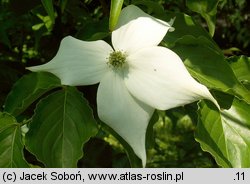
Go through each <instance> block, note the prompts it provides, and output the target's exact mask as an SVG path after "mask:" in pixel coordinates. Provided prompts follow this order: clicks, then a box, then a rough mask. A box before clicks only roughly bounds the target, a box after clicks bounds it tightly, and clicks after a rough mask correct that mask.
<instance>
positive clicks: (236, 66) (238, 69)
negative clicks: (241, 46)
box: [228, 56, 250, 84]
mask: <svg viewBox="0 0 250 184" xmlns="http://www.w3.org/2000/svg"><path fill="white" fill-rule="evenodd" d="M228 61H229V63H230V66H231V68H232V69H233V71H234V73H235V75H236V77H237V79H238V80H239V81H240V82H242V83H248V84H250V57H247V56H233V57H230V58H228Z"/></svg>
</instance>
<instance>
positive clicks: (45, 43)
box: [0, 0, 250, 167]
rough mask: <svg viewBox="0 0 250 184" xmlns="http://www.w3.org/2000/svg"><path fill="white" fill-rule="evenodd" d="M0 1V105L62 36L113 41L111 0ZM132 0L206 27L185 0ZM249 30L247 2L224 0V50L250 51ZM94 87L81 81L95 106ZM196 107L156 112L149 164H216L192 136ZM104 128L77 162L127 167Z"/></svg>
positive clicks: (219, 38) (218, 35)
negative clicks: (31, 67) (110, 16)
mask: <svg viewBox="0 0 250 184" xmlns="http://www.w3.org/2000/svg"><path fill="white" fill-rule="evenodd" d="M0 2H1V4H0V106H1V109H0V111H1V110H2V106H3V104H4V101H5V98H6V96H7V94H8V93H9V91H10V90H11V87H12V86H13V84H14V83H15V81H17V80H18V78H20V77H21V76H23V75H24V74H25V73H26V72H27V71H26V70H25V67H26V66H30V65H38V64H41V63H44V62H47V61H49V60H50V59H51V58H52V57H53V56H54V55H55V53H56V52H57V50H58V47H59V43H60V40H61V39H62V38H63V37H64V36H66V35H72V36H75V37H77V38H79V39H82V40H97V39H105V40H106V41H109V40H108V39H109V38H108V37H107V36H108V35H109V34H110V33H109V30H108V17H109V7H110V1H109V0H54V1H53V4H48V3H47V2H49V1H46V0H45V1H44V0H42V1H40V0H22V1H18V0H1V1H0ZM51 2H52V1H51ZM130 3H133V4H140V5H141V7H142V8H145V10H146V11H148V12H149V13H152V14H157V13H159V11H161V10H165V11H174V12H184V13H186V14H189V15H192V16H193V17H194V19H195V20H196V21H198V22H200V24H201V25H203V26H204V27H205V29H207V27H206V23H205V21H204V20H203V19H202V18H201V17H200V15H198V14H197V13H195V12H192V11H191V10H189V9H188V8H187V7H186V5H185V0H154V1H150V0H145V1H140V0H125V1H124V4H125V5H126V4H130ZM143 5H144V6H143ZM159 7H160V9H159ZM51 12H54V13H51ZM249 30H250V12H249V2H247V0H223V1H221V2H220V4H219V7H218V12H217V19H216V29H215V35H214V40H215V41H216V42H217V44H218V45H219V46H220V47H221V49H223V51H224V53H225V55H226V56H231V55H237V54H244V55H248V56H249V54H250V32H249ZM96 88H97V86H96V85H93V86H89V87H79V90H81V91H82V92H84V94H85V97H86V98H87V99H88V100H89V102H90V105H91V106H92V107H93V109H95V108H94V107H95V106H96V104H95V94H96V93H95V92H96ZM195 107H196V106H194V108H195ZM31 108H32V106H31ZM195 110H196V109H194V112H189V111H190V110H187V109H185V107H180V108H177V109H173V110H169V111H166V112H160V111H158V112H157V115H158V116H157V118H158V121H157V123H156V124H154V126H153V129H154V135H155V136H154V138H152V141H151V142H152V143H151V144H150V145H147V147H148V163H147V167H218V166H217V165H216V163H215V161H214V160H213V158H212V157H211V156H210V155H209V154H208V153H205V152H203V151H202V150H201V148H200V145H199V144H198V143H197V142H196V141H195V140H194V130H195V127H196V123H197V120H196V117H195V116H194V114H195ZM30 114H32V109H30V110H28V111H27V112H26V115H27V116H29V117H30ZM106 132H107V131H103V130H100V131H99V133H98V136H97V137H96V138H93V139H91V140H90V141H89V142H88V143H87V144H86V145H85V147H84V153H85V155H84V157H83V158H82V159H81V160H80V161H79V163H78V166H79V167H129V161H128V159H127V157H126V154H125V152H124V149H123V148H122V146H121V144H119V142H118V141H117V140H116V139H115V138H114V137H112V136H111V135H109V134H107V133H106ZM149 142H150V141H149ZM25 156H26V158H27V160H29V162H31V163H33V164H35V165H37V164H38V165H39V163H38V161H37V160H36V159H35V158H34V156H32V155H30V153H28V152H27V153H26V154H25Z"/></svg>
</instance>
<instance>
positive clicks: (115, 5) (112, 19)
mask: <svg viewBox="0 0 250 184" xmlns="http://www.w3.org/2000/svg"><path fill="white" fill-rule="evenodd" d="M122 5H123V0H111V8H110V16H109V30H110V31H113V30H114V29H115V26H116V24H117V22H118V18H119V16H120V13H121V9H122Z"/></svg>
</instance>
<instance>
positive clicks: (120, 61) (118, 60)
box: [107, 51, 126, 69]
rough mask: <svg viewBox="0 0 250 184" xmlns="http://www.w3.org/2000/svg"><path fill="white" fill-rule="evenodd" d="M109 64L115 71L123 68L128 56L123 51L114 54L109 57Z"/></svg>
mask: <svg viewBox="0 0 250 184" xmlns="http://www.w3.org/2000/svg"><path fill="white" fill-rule="evenodd" d="M107 63H108V65H109V66H112V67H113V68H115V69H118V68H122V67H123V66H124V65H125V63H126V54H124V53H122V52H121V51H115V52H112V53H110V55H109V58H108V62H107Z"/></svg>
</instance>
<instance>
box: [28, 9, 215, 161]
mask: <svg viewBox="0 0 250 184" xmlns="http://www.w3.org/2000/svg"><path fill="white" fill-rule="evenodd" d="M170 28H171V25H170V24H169V23H166V22H164V21H161V20H159V19H156V18H154V17H151V16H150V15H148V14H146V13H144V12H143V11H142V10H140V9H139V8H138V7H136V6H133V5H130V6H128V7H126V8H124V9H123V10H122V12H121V15H120V17H119V21H118V24H117V28H116V30H115V31H113V32H112V45H113V48H114V49H113V48H112V47H111V46H110V45H109V44H107V43H106V42H104V41H101V40H99V41H91V42H86V41H81V40H78V39H75V38H73V37H70V36H68V37H66V38H64V39H63V40H62V42H61V45H60V48H59V51H58V53H57V54H56V56H55V57H54V58H53V59H52V60H51V61H50V62H48V63H46V64H44V65H40V66H35V67H29V68H28V69H29V70H31V71H47V72H51V73H53V74H55V75H56V76H58V77H59V78H60V79H61V82H62V84H64V85H71V86H78V85H91V84H96V83H100V84H99V87H98V92H97V110H98V115H99V117H100V119H101V120H102V121H104V122H105V123H106V124H108V125H109V126H110V127H111V128H113V129H114V130H115V131H116V132H117V133H118V134H119V135H120V136H121V137H123V138H124V139H125V140H126V141H127V142H128V144H129V145H130V146H131V147H132V148H133V150H134V152H135V153H136V154H137V156H138V157H139V158H141V160H142V163H143V166H145V164H146V151H145V134H146V129H147V125H148V122H149V120H150V118H151V116H152V114H153V112H154V109H160V110H166V109H170V108H173V107H177V106H181V105H185V104H188V103H191V102H194V101H196V100H199V99H202V98H206V99H210V100H211V101H213V102H214V103H215V104H216V105H217V106H218V104H217V102H216V100H215V99H214V98H213V97H212V95H211V94H210V92H209V91H208V89H207V88H206V87H205V86H204V85H202V84H200V83H198V82H196V81H195V80H194V79H193V78H192V77H191V75H190V74H189V73H188V71H187V70H186V68H185V66H184V64H183V62H182V61H181V59H180V58H179V56H178V55H176V54H175V53H174V52H173V51H171V50H169V49H167V48H164V47H160V46H157V45H158V44H159V43H160V42H161V40H162V39H163V37H164V36H165V34H166V33H167V31H168V30H169V29H170Z"/></svg>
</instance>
